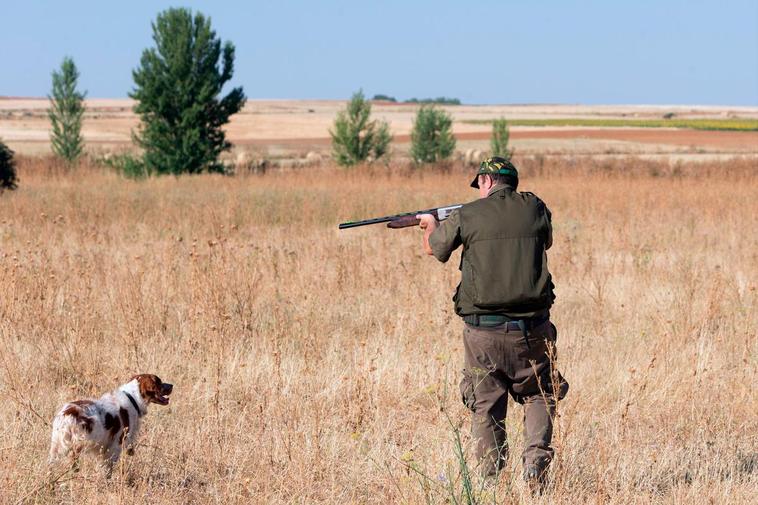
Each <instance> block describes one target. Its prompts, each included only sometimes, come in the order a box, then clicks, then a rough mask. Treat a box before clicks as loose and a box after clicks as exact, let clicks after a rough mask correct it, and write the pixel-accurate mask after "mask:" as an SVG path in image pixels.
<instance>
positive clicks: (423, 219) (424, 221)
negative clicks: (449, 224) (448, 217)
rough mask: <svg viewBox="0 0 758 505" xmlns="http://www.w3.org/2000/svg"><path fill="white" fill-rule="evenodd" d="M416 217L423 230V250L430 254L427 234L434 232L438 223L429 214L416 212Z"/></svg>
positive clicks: (430, 248)
mask: <svg viewBox="0 0 758 505" xmlns="http://www.w3.org/2000/svg"><path fill="white" fill-rule="evenodd" d="M416 219H418V220H419V223H418V225H419V227H420V228H421V229H422V230H424V252H425V253H426V254H428V255H429V256H432V255H433V254H434V253H433V252H432V247H431V246H430V245H429V236H430V235H431V234H432V233H434V230H436V229H437V226H438V225H439V223H438V222H437V220H436V219H435V218H434V216H433V215H431V214H418V215H417V216H416Z"/></svg>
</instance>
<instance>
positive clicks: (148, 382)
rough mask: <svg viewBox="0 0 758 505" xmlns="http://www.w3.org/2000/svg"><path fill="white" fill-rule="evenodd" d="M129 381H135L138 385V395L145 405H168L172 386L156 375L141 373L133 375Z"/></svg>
mask: <svg viewBox="0 0 758 505" xmlns="http://www.w3.org/2000/svg"><path fill="white" fill-rule="evenodd" d="M130 381H137V384H139V394H140V395H141V396H142V400H144V402H145V404H148V403H157V404H158V405H168V396H169V395H170V394H171V391H173V390H174V386H172V385H171V384H168V383H166V382H163V381H162V380H161V378H160V377H158V376H157V375H153V374H148V373H143V374H139V375H135V376H134V377H132V378H131V379H130Z"/></svg>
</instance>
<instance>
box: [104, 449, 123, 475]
mask: <svg viewBox="0 0 758 505" xmlns="http://www.w3.org/2000/svg"><path fill="white" fill-rule="evenodd" d="M120 456H121V446H119V445H115V446H111V447H109V448H108V450H106V451H105V452H104V453H103V459H102V461H101V466H102V468H103V471H104V472H105V477H106V478H107V479H110V478H111V475H112V474H113V467H114V466H115V465H116V463H118V458H119V457H120Z"/></svg>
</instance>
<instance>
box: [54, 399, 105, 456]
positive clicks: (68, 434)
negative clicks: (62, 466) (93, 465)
mask: <svg viewBox="0 0 758 505" xmlns="http://www.w3.org/2000/svg"><path fill="white" fill-rule="evenodd" d="M93 427H94V420H93V419H92V418H91V417H90V416H88V415H87V414H86V413H85V412H84V410H83V409H82V408H81V407H80V406H78V405H75V404H66V405H64V406H63V408H62V409H61V411H60V412H58V415H56V416H55V419H53V432H52V435H51V439H50V456H49V458H48V461H49V462H50V463H55V462H56V461H58V460H59V459H60V458H62V457H65V456H69V455H71V454H72V451H74V450H75V448H76V447H78V446H81V445H82V443H83V442H84V441H85V440H86V439H87V434H88V433H90V432H92V429H93Z"/></svg>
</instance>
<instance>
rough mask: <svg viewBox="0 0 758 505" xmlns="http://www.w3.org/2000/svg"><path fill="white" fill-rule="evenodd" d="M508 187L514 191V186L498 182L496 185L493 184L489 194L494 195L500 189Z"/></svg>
mask: <svg viewBox="0 0 758 505" xmlns="http://www.w3.org/2000/svg"><path fill="white" fill-rule="evenodd" d="M506 188H507V189H510V190H511V191H513V186H511V185H510V184H503V183H501V184H496V185H495V186H492V188H490V190H489V192H488V193H487V196H492V195H494V194H495V193H497V192H498V191H500V190H502V189H506Z"/></svg>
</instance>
